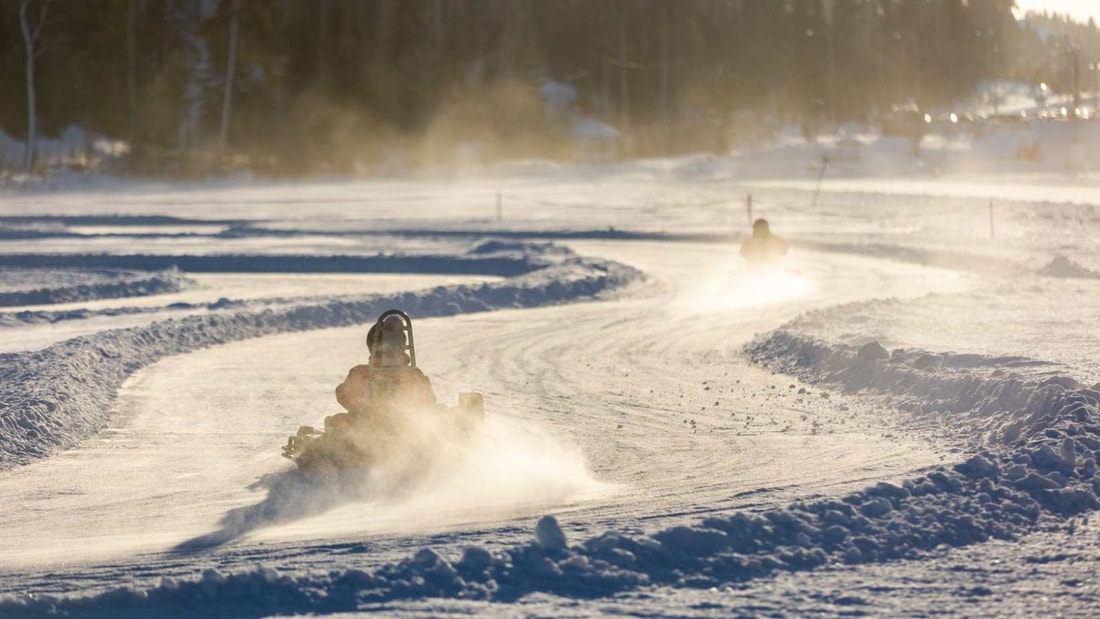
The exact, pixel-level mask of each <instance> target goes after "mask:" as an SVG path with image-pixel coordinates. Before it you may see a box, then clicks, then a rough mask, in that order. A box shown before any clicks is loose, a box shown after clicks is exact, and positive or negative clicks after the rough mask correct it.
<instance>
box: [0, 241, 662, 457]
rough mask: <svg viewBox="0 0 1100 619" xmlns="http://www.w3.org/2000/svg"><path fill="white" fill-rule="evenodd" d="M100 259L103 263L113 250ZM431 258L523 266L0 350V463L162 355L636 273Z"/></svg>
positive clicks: (67, 441)
mask: <svg viewBox="0 0 1100 619" xmlns="http://www.w3.org/2000/svg"><path fill="white" fill-rule="evenodd" d="M45 258H51V257H49V256H47V257H45ZM52 258H58V259H59V263H65V262H64V261H63V260H60V259H62V258H65V257H60V256H55V257H52ZM103 258H104V261H105V262H109V261H110V259H111V258H114V257H109V256H104V257H103ZM121 258H127V257H126V256H122V257H121ZM192 258H196V257H192ZM211 258H213V259H215V260H218V259H221V260H231V259H236V258H238V257H224V256H223V257H211ZM256 258H258V259H262V258H265V257H256ZM312 258H313V257H304V258H303V259H309V260H312ZM436 258H437V261H436V262H435V263H433V264H432V265H428V266H430V267H431V268H436V269H442V270H446V271H447V272H456V271H455V269H469V272H478V271H477V268H482V269H486V270H488V271H489V272H490V273H493V274H499V273H501V272H504V273H516V272H522V273H525V274H524V275H519V276H516V277H513V278H511V279H508V280H506V281H503V282H496V283H486V284H482V285H480V286H470V285H462V286H451V287H443V286H440V287H436V288H434V289H432V290H428V291H422V292H416V293H413V292H407V293H403V294H393V295H372V296H366V297H362V298H357V299H334V300H330V301H327V302H324V303H320V304H300V305H297V306H292V307H289V308H279V309H266V310H263V311H248V310H243V311H223V312H219V313H213V314H208V315H198V316H188V317H185V318H181V319H172V320H165V321H161V322H156V323H153V324H151V325H147V326H142V327H135V328H130V329H119V330H112V331H105V332H101V333H96V334H94V335H90V336H83V337H78V338H74V339H71V340H67V341H64V342H61V343H58V344H55V345H53V346H50V347H49V348H46V349H42V350H38V351H32V352H24V353H13V354H4V355H0V403H2V404H0V468H6V467H11V466H15V465H20V464H25V463H28V462H31V461H33V460H35V459H38V458H42V457H45V456H47V455H49V454H50V453H52V452H54V451H56V450H58V449H64V448H66V447H71V446H72V445H75V444H76V443H78V442H79V441H81V440H83V439H86V438H88V437H90V436H92V435H93V434H95V433H96V432H98V431H99V430H101V429H102V428H104V427H105V426H106V425H107V423H108V421H109V418H110V414H111V402H112V400H113V399H114V397H115V394H116V393H117V390H118V388H119V387H120V386H121V385H122V383H123V381H125V380H126V378H127V377H128V376H129V375H130V374H132V373H133V372H135V371H136V370H138V369H139V368H141V367H144V366H146V365H149V364H151V363H154V362H156V361H157V360H159V359H162V358H164V357H167V356H170V355H176V354H182V353H186V352H190V351H193V350H197V349H200V348H205V347H209V346H213V345H217V344H223V343H226V342H231V341H235V340H242V339H246V338H251V337H258V336H263V335H270V334H275V333H284V332H290V331H305V330H309V329H320V328H327V327H338V326H347V325H354V324H363V323H366V322H370V321H372V320H374V319H375V318H376V317H377V315H378V314H379V313H380V312H382V311H384V310H386V309H390V308H393V307H399V308H402V309H404V310H406V311H408V312H409V313H410V314H412V315H413V316H418V317H427V316H450V315H454V314H459V313H463V312H476V311H487V310H491V309H498V308H508V307H532V306H537V305H545V304H551V303H561V302H567V301H572V300H576V299H579V298H584V297H592V296H594V295H597V294H599V293H601V292H604V291H606V290H609V289H612V288H615V287H618V286H622V285H625V284H627V283H629V282H631V281H634V280H635V279H637V278H639V277H640V276H641V274H640V272H638V271H636V270H635V269H632V268H630V267H627V266H624V265H621V264H617V263H613V262H606V261H601V260H589V259H582V258H578V257H576V256H573V255H566V254H560V253H551V252H542V251H539V250H537V249H536V250H533V251H511V252H503V253H502V252H498V253H490V254H486V255H482V256H480V257H479V258H477V259H467V258H466V257H464V256H457V257H453V260H454V261H455V263H456V264H450V265H448V264H447V263H446V262H442V263H441V262H440V261H441V260H442V258H440V257H436ZM320 259H321V260H324V259H325V258H320ZM423 259H424V257H422V256H411V257H401V256H392V257H385V256H380V257H373V258H372V257H368V258H364V259H363V260H364V262H363V264H360V263H359V262H355V260H356V259H355V258H354V257H333V258H330V260H333V261H334V263H339V264H340V265H343V266H347V265H348V264H349V261H351V262H355V265H352V266H356V265H358V266H364V265H371V266H379V267H380V268H386V267H389V268H391V269H395V268H396V267H397V265H405V266H406V267H407V266H408V265H409V264H411V263H416V264H420V261H421V260H423ZM142 264H144V263H142ZM223 264H224V263H223ZM266 264H267V263H265V262H263V261H262V260H260V261H259V262H257V263H253V266H257V265H258V268H263V267H264V265H266ZM456 265H457V266H456ZM315 266H316V265H315ZM391 272H392V271H391ZM462 272H466V271H462Z"/></svg>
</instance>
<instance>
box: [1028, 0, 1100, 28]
mask: <svg viewBox="0 0 1100 619" xmlns="http://www.w3.org/2000/svg"><path fill="white" fill-rule="evenodd" d="M1028 11H1050V12H1051V13H1063V14H1065V15H1069V16H1070V17H1072V18H1074V19H1076V20H1080V21H1083V22H1087V21H1088V20H1089V17H1091V18H1093V19H1095V20H1096V23H1098V24H1100V0H1016V13H1017V14H1018V15H1023V14H1024V13H1026V12H1028Z"/></svg>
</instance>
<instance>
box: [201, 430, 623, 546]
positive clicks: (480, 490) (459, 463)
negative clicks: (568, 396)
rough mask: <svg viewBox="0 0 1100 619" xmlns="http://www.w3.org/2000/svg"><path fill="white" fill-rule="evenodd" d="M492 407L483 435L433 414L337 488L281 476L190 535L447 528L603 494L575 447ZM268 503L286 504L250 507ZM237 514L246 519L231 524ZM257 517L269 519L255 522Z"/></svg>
mask: <svg viewBox="0 0 1100 619" xmlns="http://www.w3.org/2000/svg"><path fill="white" fill-rule="evenodd" d="M498 413H499V411H494V415H493V416H492V417H491V418H490V419H489V420H488V421H487V423H486V427H485V429H484V435H481V436H475V437H466V436H456V435H441V434H440V433H439V428H440V427H441V426H440V424H437V423H424V424H420V427H413V428H411V429H410V431H411V432H412V433H414V434H416V435H418V436H417V437H416V438H415V440H416V442H418V443H419V444H420V445H421V446H422V447H423V448H420V449H409V450H401V456H404V457H400V456H399V457H398V458H396V459H395V460H394V461H391V462H388V463H387V464H385V465H383V466H380V467H374V468H372V469H371V470H370V471H369V472H363V473H362V475H361V476H358V477H355V478H354V479H345V480H343V481H342V482H339V483H337V484H335V485H338V486H339V488H340V491H339V492H332V491H331V488H332V487H334V484H333V483H321V484H318V485H316V486H315V487H311V486H309V485H303V484H300V483H297V482H290V483H283V482H282V481H281V480H280V484H281V485H280V486H278V487H271V489H270V491H269V494H268V497H267V498H266V499H265V500H264V501H263V502H262V503H261V504H260V505H257V506H256V508H254V509H250V510H249V511H248V512H247V514H245V516H247V517H246V518H244V519H243V520H242V519H241V518H239V517H236V516H234V517H232V518H231V520H232V522H228V523H227V524H228V525H229V526H226V527H224V529H225V530H224V531H221V532H216V533H214V534H212V535H211V536H205V537H204V538H200V540H195V541H196V542H198V543H199V544H201V543H203V542H209V541H217V542H220V541H229V540H228V539H225V538H226V537H227V535H226V534H227V533H229V532H233V533H242V534H247V533H249V532H252V531H255V537H256V539H260V540H283V539H289V540H301V539H310V538H315V537H317V538H319V537H331V536H333V535H356V536H359V535H364V534H366V535H370V534H389V533H395V532H398V533H399V532H412V531H417V532H421V531H425V530H427V531H432V530H447V529H452V528H456V527H459V526H462V525H469V524H470V523H478V522H487V523H492V522H498V521H500V520H502V519H505V518H509V517H515V516H517V515H520V514H524V513H530V512H531V511H537V509H539V508H540V507H548V506H551V505H561V504H568V503H570V502H579V501H583V500H585V499H590V498H594V497H596V496H602V495H604V494H606V492H607V491H608V488H607V487H606V486H603V485H601V484H599V483H598V482H596V481H595V480H594V479H593V478H592V476H591V475H590V473H589V472H588V470H587V468H586V466H585V461H584V457H583V454H582V453H581V451H580V449H579V448H576V447H573V446H571V445H567V444H565V443H562V442H560V441H558V440H556V439H555V438H553V437H551V436H549V435H547V434H546V433H545V432H543V431H542V429H541V428H533V427H530V426H527V425H524V424H519V423H514V422H510V421H508V420H502V419H500V415H499V414H498ZM291 477H295V478H297V477H298V476H297V475H291ZM340 497H342V498H340ZM267 506H285V507H286V509H282V510H280V509H279V508H278V507H276V508H275V510H274V513H271V516H272V517H264V518H265V519H256V518H253V517H252V516H253V515H257V514H265V513H270V510H268V509H267ZM322 513H323V516H322V515H321V514H322ZM312 516H317V517H312ZM238 522H242V523H243V524H244V525H245V526H244V527H240V528H234V527H235V526H236V524H237V523H238ZM273 525H280V526H273ZM260 527H270V528H267V529H265V530H262V531H258V530H256V529H259V528H260ZM245 529H247V530H245Z"/></svg>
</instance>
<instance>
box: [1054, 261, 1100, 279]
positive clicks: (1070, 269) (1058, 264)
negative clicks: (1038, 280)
mask: <svg viewBox="0 0 1100 619" xmlns="http://www.w3.org/2000/svg"><path fill="white" fill-rule="evenodd" d="M1039 275H1045V276H1046V277H1064V278H1074V279H1100V272H1096V271H1093V270H1091V269H1087V268H1085V267H1083V266H1081V265H1079V264H1077V263H1076V262H1074V261H1072V260H1070V259H1069V258H1067V257H1065V256H1055V257H1054V259H1053V260H1051V261H1050V264H1048V265H1046V266H1045V267H1043V268H1041V269H1039Z"/></svg>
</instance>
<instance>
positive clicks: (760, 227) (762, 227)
mask: <svg viewBox="0 0 1100 619" xmlns="http://www.w3.org/2000/svg"><path fill="white" fill-rule="evenodd" d="M770 232H771V226H769V225H768V220H767V219H763V218H761V219H757V220H756V221H754V222H752V233H753V234H768V233H770Z"/></svg>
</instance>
